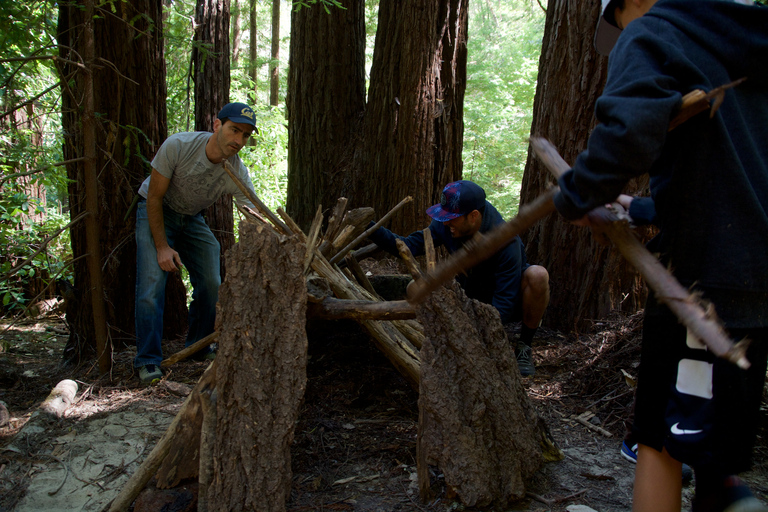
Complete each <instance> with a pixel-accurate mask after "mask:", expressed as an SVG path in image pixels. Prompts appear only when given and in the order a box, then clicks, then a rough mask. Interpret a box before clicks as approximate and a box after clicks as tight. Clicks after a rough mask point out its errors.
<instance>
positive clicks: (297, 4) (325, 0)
mask: <svg viewBox="0 0 768 512" xmlns="http://www.w3.org/2000/svg"><path fill="white" fill-rule="evenodd" d="M317 4H320V5H322V6H323V9H325V12H327V13H328V14H330V13H331V9H330V7H338V8H339V9H346V7H344V6H343V5H342V3H341V2H340V1H339V0H295V1H294V2H293V8H294V9H295V10H297V11H299V10H301V8H302V7H312V6H313V5H317Z"/></svg>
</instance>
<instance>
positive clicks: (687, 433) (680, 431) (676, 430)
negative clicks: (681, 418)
mask: <svg viewBox="0 0 768 512" xmlns="http://www.w3.org/2000/svg"><path fill="white" fill-rule="evenodd" d="M678 425H680V423H675V424H674V425H672V427H670V429H669V431H670V432H672V435H675V436H690V435H693V434H701V433H702V432H704V431H703V430H685V429H682V428H680V427H678Z"/></svg>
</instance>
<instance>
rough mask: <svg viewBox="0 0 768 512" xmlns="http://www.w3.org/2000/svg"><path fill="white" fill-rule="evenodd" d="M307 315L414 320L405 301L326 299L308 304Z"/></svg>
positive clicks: (353, 318)
mask: <svg viewBox="0 0 768 512" xmlns="http://www.w3.org/2000/svg"><path fill="white" fill-rule="evenodd" d="M307 315H308V316H312V317H318V318H325V319H327V320H341V319H344V318H346V319H351V320H407V319H410V318H416V310H415V309H414V307H413V306H412V305H411V304H409V303H408V301H406V300H393V301H377V300H343V299H334V298H331V297H326V298H325V299H323V301H322V302H318V303H313V304H309V306H308V309H307Z"/></svg>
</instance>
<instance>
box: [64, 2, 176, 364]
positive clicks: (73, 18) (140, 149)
mask: <svg viewBox="0 0 768 512" xmlns="http://www.w3.org/2000/svg"><path fill="white" fill-rule="evenodd" d="M112 8H114V9H116V12H114V13H110V15H108V16H97V17H96V18H95V19H94V25H93V26H94V38H95V41H94V42H95V45H94V46H95V51H96V55H95V58H96V61H97V62H98V63H99V66H98V67H96V68H95V69H94V70H93V91H94V109H95V111H96V112H97V113H98V114H99V115H98V117H97V118H96V123H97V128H96V134H97V139H96V146H97V151H96V158H95V168H96V169H97V172H98V173H99V174H98V175H99V183H98V198H97V204H98V211H99V216H98V219H97V221H98V235H99V236H98V238H99V240H100V245H101V252H102V255H103V259H102V261H101V262H100V265H101V268H102V269H103V286H104V295H105V299H106V309H107V311H106V317H107V318H106V320H107V323H108V325H109V329H110V330H109V337H110V339H111V341H112V343H113V344H114V345H115V346H116V347H121V346H125V345H128V344H132V343H133V332H134V294H135V276H136V245H135V242H134V226H135V211H134V210H133V207H132V203H133V200H134V197H135V196H136V191H137V190H138V187H139V185H140V184H141V182H142V181H143V179H144V177H145V176H147V175H148V174H149V171H150V169H149V165H148V163H147V162H148V161H150V160H151V159H152V157H153V156H154V154H155V151H156V149H157V148H158V147H159V145H160V143H161V142H162V141H163V140H164V139H165V137H166V132H167V126H166V115H165V97H166V91H165V65H164V60H163V59H164V58H163V37H162V34H163V30H162V21H161V13H162V7H161V2H160V0H135V1H133V2H129V3H127V2H118V3H116V4H114V5H113V6H112ZM83 17H84V11H83V10H82V9H81V6H78V5H76V4H68V3H63V4H61V7H60V11H59V36H58V37H59V42H60V44H61V46H60V50H59V51H60V54H61V56H62V57H63V58H65V59H67V60H68V61H72V62H78V61H79V59H80V58H79V55H81V54H82V52H81V50H82V48H81V46H82V44H83V40H82V37H80V34H81V30H82V28H81V27H82V26H83V25H84V21H85V20H84V18H83ZM124 20H133V21H132V22H131V23H128V22H127V21H124ZM75 69H77V67H76V66H72V65H69V64H66V63H64V64H61V68H60V71H61V75H62V77H65V76H67V75H69V74H70V73H72V72H73V71H74V70H75ZM83 76H84V74H83V72H78V73H77V75H76V76H75V79H74V85H72V86H70V85H66V86H64V87H63V100H62V102H63V108H62V111H63V116H62V124H63V132H64V134H65V139H64V159H65V160H69V159H75V158H78V157H82V156H84V149H83V136H82V132H81V128H80V126H81V121H82V120H81V113H80V110H79V107H78V105H79V103H78V102H79V101H80V100H81V97H82V90H83ZM83 173H84V165H83V162H77V163H73V164H71V165H68V166H67V176H68V178H69V179H70V180H72V181H71V182H70V184H69V203H70V208H71V210H70V212H71V213H70V215H71V217H72V218H75V217H76V216H77V215H79V214H80V213H82V212H83V211H84V210H85V192H84V174H83ZM71 236H72V251H73V255H74V256H75V257H76V258H77V257H78V256H81V255H84V254H86V253H87V252H88V250H87V248H86V245H85V230H84V226H83V224H82V223H79V224H76V225H75V226H73V228H72V230H71ZM86 261H87V258H82V259H80V260H77V261H76V263H75V267H74V274H75V283H74V286H75V288H76V289H77V290H78V292H79V299H80V304H79V307H78V308H76V311H77V316H76V317H74V318H68V319H67V320H68V322H69V324H70V329H71V335H70V340H69V343H68V345H67V349H66V350H65V357H66V358H68V359H69V360H71V361H78V360H80V359H82V358H83V357H92V356H93V355H94V354H95V351H96V350H95V348H96V347H95V336H94V327H93V307H92V303H91V298H90V290H91V286H92V283H91V279H90V276H89V274H88V267H87V262H86Z"/></svg>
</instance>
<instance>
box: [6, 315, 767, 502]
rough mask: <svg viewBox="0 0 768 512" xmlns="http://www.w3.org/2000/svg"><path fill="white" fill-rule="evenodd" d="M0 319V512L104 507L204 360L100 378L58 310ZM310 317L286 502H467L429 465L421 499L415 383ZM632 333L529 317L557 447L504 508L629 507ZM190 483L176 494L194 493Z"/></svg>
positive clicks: (347, 332)
mask: <svg viewBox="0 0 768 512" xmlns="http://www.w3.org/2000/svg"><path fill="white" fill-rule="evenodd" d="M7 326H8V322H6V323H5V325H2V326H0V327H1V328H2V329H1V330H2V335H0V400H2V401H3V402H4V403H5V404H6V405H7V409H8V411H9V415H10V419H9V421H8V423H7V424H6V425H5V426H2V428H0V511H11V510H14V511H25V512H26V511H42V510H45V511H75V510H103V509H104V507H105V506H106V505H107V504H108V503H109V502H110V501H111V500H112V499H113V498H114V496H115V495H116V494H117V493H118V492H119V490H120V489H121V487H122V485H123V484H124V483H125V482H126V481H127V479H128V478H129V476H130V475H131V474H132V473H133V472H134V471H135V470H136V468H138V467H139V465H140V464H141V462H142V461H143V460H144V458H145V457H146V456H147V454H149V452H150V451H151V449H152V448H153V446H154V445H155V443H156V442H157V440H158V439H159V438H160V437H161V436H162V434H163V433H164V432H165V429H166V428H167V426H168V424H170V422H171V420H172V419H173V417H174V416H175V414H176V412H177V411H178V410H179V407H180V405H181V403H182V401H183V400H184V397H185V395H186V394H188V393H189V391H190V390H191V388H192V386H193V385H194V384H195V382H196V381H197V379H198V378H199V377H200V375H201V374H202V372H203V371H204V369H205V366H206V365H205V363H198V362H182V363H179V364H177V365H175V366H173V367H172V368H171V370H170V371H169V372H167V375H166V377H165V379H164V380H163V381H162V382H161V383H160V384H158V385H157V386H154V387H151V388H142V387H140V386H139V384H138V379H137V377H136V375H135V374H134V372H133V370H132V364H131V360H132V358H133V355H134V351H131V350H126V351H124V352H121V353H117V354H115V356H114V369H113V372H112V373H111V375H109V376H107V377H103V378H101V379H99V378H97V375H98V372H97V369H96V368H94V367H93V366H90V367H83V368H64V367H62V366H61V364H60V361H61V354H62V350H63V348H64V345H65V342H66V327H65V324H64V323H63V322H61V320H60V319H58V318H56V317H55V316H51V317H47V318H44V319H40V320H36V321H31V320H25V321H22V322H19V323H17V324H16V325H15V326H13V327H11V328H10V329H8V330H5V329H6V327H7ZM309 327H310V328H309V329H308V331H309V332H310V345H309V351H310V359H309V366H308V383H307V391H306V394H305V399H304V404H303V408H302V412H301V417H300V420H299V422H298V424H297V426H296V431H295V441H294V446H293V450H292V453H293V461H292V469H293V474H294V485H293V490H292V494H291V499H290V501H289V503H288V505H287V509H288V510H289V511H291V512H299V511H340V510H341V511H344V510H347V511H365V512H379V511H381V512H386V511H396V510H402V511H440V512H442V511H458V510H470V509H467V508H464V507H463V506H462V505H461V504H460V502H458V501H456V500H453V499H450V498H449V497H447V496H446V490H445V485H444V484H443V482H442V480H441V475H440V474H439V470H435V471H433V474H432V482H433V485H432V488H433V490H434V491H435V496H434V497H433V499H431V500H430V501H428V502H427V503H422V502H420V501H419V499H418V488H417V482H416V460H415V439H416V429H417V419H418V408H417V393H416V392H415V391H414V390H413V389H411V388H410V387H409V386H408V384H407V383H406V382H405V380H404V379H403V378H402V377H401V376H400V375H399V374H398V373H397V372H396V371H395V370H394V369H393V367H392V366H391V364H389V362H388V361H387V360H386V359H385V358H384V357H383V356H382V355H381V354H380V353H379V352H378V351H377V350H376V349H375V348H374V347H373V344H372V343H371V342H370V340H369V339H368V338H367V336H366V335H365V334H364V333H363V332H361V331H360V329H359V328H357V326H356V325H355V324H353V323H347V322H333V323H331V322H325V323H314V324H311V325H310V326H309ZM639 332H640V317H639V316H637V315H636V316H633V317H629V318H616V319H615V320H613V321H608V322H604V323H603V324H601V325H596V326H595V329H594V331H593V332H591V333H587V334H583V335H581V336H575V335H564V334H561V333H558V332H553V331H548V330H547V329H543V328H542V329H540V330H539V333H538V335H537V338H536V339H535V340H534V361H535V363H536V366H537V373H536V375H535V377H533V378H529V379H526V381H525V382H526V384H525V385H526V388H527V390H528V394H529V397H530V398H531V400H532V401H533V402H534V404H535V405H536V407H537V410H538V411H539V414H540V415H541V416H542V417H543V418H544V419H545V420H546V422H547V424H548V426H549V428H550V429H551V432H552V434H553V436H554V438H555V440H556V441H557V443H558V444H559V446H560V448H561V449H562V451H563V452H564V453H565V460H563V461H560V462H554V463H547V464H545V466H544V468H543V469H542V470H541V471H540V472H539V473H538V474H537V475H536V477H535V478H534V479H533V481H532V482H530V485H529V491H530V492H529V494H528V497H527V499H525V500H523V501H521V502H518V503H515V504H513V505H512V506H510V507H509V508H507V509H506V510H531V511H545V510H549V511H566V510H569V511H571V512H575V511H578V510H582V511H586V510H589V509H587V508H583V507H590V508H591V509H592V510H595V511H597V512H610V511H628V510H630V509H631V494H632V480H633V475H634V465H633V464H631V463H629V462H628V461H626V460H624V459H623V458H621V457H620V455H619V446H620V443H621V439H622V437H623V432H624V423H623V422H624V419H625V418H626V416H627V414H628V413H629V410H630V406H631V402H632V389H631V388H630V387H629V384H628V379H627V378H626V377H625V374H624V373H623V372H622V370H623V371H624V372H626V374H627V375H628V376H629V377H633V376H635V375H636V374H637V364H638V360H639ZM510 336H511V337H512V338H514V337H515V336H516V333H515V332H514V330H512V331H510ZM181 348H182V344H181V342H169V343H167V344H166V346H165V347H164V351H165V353H166V354H170V353H173V352H175V351H177V350H179V349H181ZM65 378H69V379H74V380H76V381H77V382H78V384H79V391H78V395H77V400H76V403H75V404H74V405H73V406H72V407H71V408H70V409H69V410H68V411H67V413H66V414H65V416H64V418H63V419H62V420H60V421H59V422H58V423H56V424H54V425H51V426H49V427H48V428H46V429H44V430H43V429H31V430H32V431H31V432H27V431H25V429H24V426H25V424H26V423H27V422H28V421H29V418H30V416H31V415H32V413H33V412H34V411H35V410H36V408H37V406H38V405H39V404H40V402H41V401H42V400H43V399H44V398H45V397H46V395H47V394H48V393H49V392H50V390H51V388H53V386H55V385H56V383H57V382H58V381H60V380H61V379H65ZM765 409H766V408H765V407H764V414H763V416H762V418H763V429H762V432H761V434H762V435H761V438H760V440H759V444H758V446H757V448H756V451H755V461H756V465H755V468H754V469H753V470H752V471H751V472H750V473H748V474H747V475H745V479H746V480H747V481H748V482H749V483H750V485H751V486H752V489H753V490H754V491H755V492H756V494H757V495H758V497H759V498H760V499H762V500H763V501H768V439H767V438H766V435H768V434H766V427H767V426H768V411H766V410H765ZM578 415H585V417H589V418H590V419H589V420H588V423H589V424H591V425H593V428H588V427H587V426H585V425H583V424H582V423H580V422H578V421H576V420H575V419H574V418H575V417H576V416H578ZM0 419H1V418H0ZM598 427H599V429H602V430H599V429H598ZM190 487H191V489H192V490H191V491H186V492H187V494H186V496H187V498H185V499H186V503H187V506H189V499H191V498H190V496H191V497H192V498H193V497H194V493H195V490H194V485H192V486H190ZM692 492H693V486H692V485H689V486H687V487H685V489H684V507H683V509H684V510H688V509H689V507H690V498H691V496H692ZM177 501H178V500H177ZM181 501H184V500H181ZM177 505H178V504H177ZM580 506H581V507H580ZM137 508H138V507H137ZM188 509H189V508H186V509H185V508H183V506H178V507H177V508H164V509H163V510H188ZM145 510H149V509H145ZM157 510H159V508H157ZM193 510H196V507H195V508H194V509H193ZM475 510H480V509H475Z"/></svg>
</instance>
